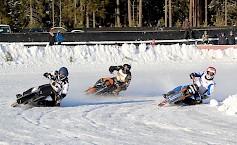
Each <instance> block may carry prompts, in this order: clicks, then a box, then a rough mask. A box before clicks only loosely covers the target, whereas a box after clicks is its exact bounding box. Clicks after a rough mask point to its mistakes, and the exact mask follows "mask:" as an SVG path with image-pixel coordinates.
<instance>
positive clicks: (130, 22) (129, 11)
mask: <svg viewBox="0 0 237 145" xmlns="http://www.w3.org/2000/svg"><path fill="white" fill-rule="evenodd" d="M128 25H129V27H132V15H131V0H128Z"/></svg>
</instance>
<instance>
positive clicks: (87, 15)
mask: <svg viewBox="0 0 237 145" xmlns="http://www.w3.org/2000/svg"><path fill="white" fill-rule="evenodd" d="M88 5H89V4H87V5H86V28H89V27H90V18H89V10H88V9H89V8H88Z"/></svg>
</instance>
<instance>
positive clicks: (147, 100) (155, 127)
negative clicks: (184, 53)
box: [0, 64, 237, 145]
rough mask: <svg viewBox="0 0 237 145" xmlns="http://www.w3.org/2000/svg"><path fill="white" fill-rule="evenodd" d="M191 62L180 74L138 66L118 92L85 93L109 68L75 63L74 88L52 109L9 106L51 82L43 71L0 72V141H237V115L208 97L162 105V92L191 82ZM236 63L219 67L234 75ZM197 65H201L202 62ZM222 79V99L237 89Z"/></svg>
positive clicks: (232, 144) (187, 144)
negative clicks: (210, 102)
mask: <svg viewBox="0 0 237 145" xmlns="http://www.w3.org/2000/svg"><path fill="white" fill-rule="evenodd" d="M192 65H193V64H192ZM192 65H190V66H189V67H188V68H187V69H186V70H180V69H179V68H180V67H179V66H177V68H176V67H172V69H176V70H179V71H176V72H175V73H171V72H172V71H171V70H169V69H163V70H161V69H159V70H157V69H154V68H161V67H160V66H153V65H152V66H151V68H152V67H154V68H153V69H150V70H149V71H146V70H145V69H139V66H138V67H135V69H134V70H133V80H132V83H131V86H129V89H128V90H127V91H126V92H123V93H122V94H121V96H119V97H95V96H85V95H83V90H86V89H87V87H89V86H90V85H91V84H93V83H94V82H95V81H96V80H97V79H98V78H99V77H100V76H104V72H105V70H103V71H101V72H97V71H96V70H94V71H90V72H89V73H88V72H80V71H77V69H73V68H71V70H72V71H71V74H70V80H71V81H70V83H71V84H70V85H71V86H70V93H69V94H68V96H67V97H66V98H65V99H64V100H63V102H62V107H51V108H50V107H48V108H43V107H39V108H27V107H22V108H12V107H11V106H10V105H11V103H13V102H14V101H15V97H14V95H15V94H16V93H19V91H24V90H25V89H28V88H30V87H32V85H33V84H35V86H37V85H41V84H44V83H45V82H46V80H45V79H43V77H42V70H38V71H34V72H30V73H29V72H23V73H16V72H11V73H8V72H6V73H3V74H2V75H0V80H1V88H0V95H1V96H0V106H1V107H0V144H9V145H18V144H50V145H51V144H57V145H65V144H70V145H78V144H83V145H97V144H98V145H102V144H103V145H104V144H113V145H117V144H119V145H120V144H123V145H167V144H172V145H173V144H180V145H196V144H198V145H223V144H226V145H236V144H237V140H236V134H237V126H236V124H237V119H236V116H228V115H227V114H225V113H224V112H220V111H218V109H217V108H216V107H211V106H210V105H208V101H206V102H204V104H202V105H197V106H191V107H190V106H183V107H178V106H172V107H161V108H158V107H157V104H158V103H159V102H161V101H162V100H163V98H162V96H161V95H162V93H164V92H165V91H168V90H169V89H170V88H173V87H175V86H176V85H177V84H180V83H182V82H188V81H190V80H189V78H188V74H187V72H191V70H193V66H192ZM235 66H236V65H235V64H234V65H232V66H231V69H233V70H232V71H228V72H226V71H225V70H226V68H230V67H229V66H226V67H223V68H220V67H219V69H218V72H219V73H221V72H222V73H223V74H226V75H225V76H230V74H228V73H231V74H233V73H235V71H236V67H235ZM147 67H149V66H147ZM195 67H198V69H200V70H202V66H199V65H195ZM136 68H138V69H136ZM142 68H143V66H142ZM153 74H156V75H157V76H156V77H154V75H153ZM149 78H152V79H149ZM231 79H235V78H231ZM32 80H34V82H32ZM217 81H219V82H221V83H219V84H225V85H219V86H217V90H216V94H215V95H216V96H215V97H216V98H217V99H219V101H220V100H221V99H222V100H223V98H225V96H228V94H231V93H233V92H235V88H233V87H232V88H231V87H229V86H234V84H235V82H231V81H230V79H228V78H227V79H223V77H221V76H220V77H219V78H218V77H217ZM153 82H156V83H153ZM220 86H222V87H220ZM9 88H14V89H9ZM222 89H225V90H227V92H223V91H222Z"/></svg>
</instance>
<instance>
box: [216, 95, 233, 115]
mask: <svg viewBox="0 0 237 145" xmlns="http://www.w3.org/2000/svg"><path fill="white" fill-rule="evenodd" d="M221 104H222V105H221V106H219V107H218V110H219V111H224V112H226V114H228V115H235V114H236V112H237V94H235V95H231V96H229V97H228V98H226V99H225V100H224V101H223V102H222V103H221Z"/></svg>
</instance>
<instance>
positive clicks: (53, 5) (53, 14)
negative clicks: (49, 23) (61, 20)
mask: <svg viewBox="0 0 237 145" xmlns="http://www.w3.org/2000/svg"><path fill="white" fill-rule="evenodd" d="M52 19H53V28H54V0H52Z"/></svg>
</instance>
